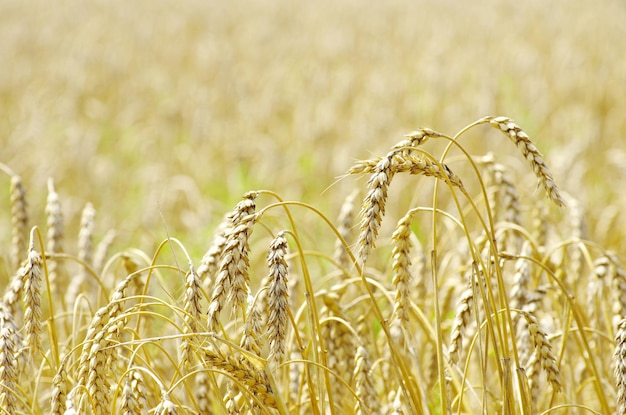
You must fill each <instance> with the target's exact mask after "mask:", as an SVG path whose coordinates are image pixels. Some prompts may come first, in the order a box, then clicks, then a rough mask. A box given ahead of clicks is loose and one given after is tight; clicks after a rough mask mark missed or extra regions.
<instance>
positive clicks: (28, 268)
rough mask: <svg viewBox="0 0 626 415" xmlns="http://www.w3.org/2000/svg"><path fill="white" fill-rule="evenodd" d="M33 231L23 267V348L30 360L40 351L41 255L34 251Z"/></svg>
mask: <svg viewBox="0 0 626 415" xmlns="http://www.w3.org/2000/svg"><path fill="white" fill-rule="evenodd" d="M33 238H34V231H33V232H32V233H31V239H30V244H29V248H28V260H27V262H26V264H25V265H24V267H23V268H24V271H23V275H24V329H25V331H26V338H25V339H24V346H25V347H26V348H27V350H28V355H29V356H30V357H31V358H32V357H34V356H35V355H36V354H37V353H38V352H40V351H41V329H42V311H41V265H42V259H41V255H40V254H39V253H38V252H37V251H35V245H34V244H35V242H34V239H33Z"/></svg>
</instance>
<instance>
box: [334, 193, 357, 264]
mask: <svg viewBox="0 0 626 415" xmlns="http://www.w3.org/2000/svg"><path fill="white" fill-rule="evenodd" d="M358 194H359V191H358V190H354V191H352V193H350V194H349V195H348V197H346V199H345V200H344V202H343V205H342V206H341V210H340V212H339V217H338V218H337V223H338V225H337V231H338V232H339V234H340V235H341V237H342V238H343V240H344V241H347V242H348V243H349V241H351V240H352V233H353V229H352V228H353V226H354V215H355V205H354V201H355V199H356V197H357V196H358ZM333 260H334V261H335V262H336V263H337V264H339V265H340V266H341V267H343V268H346V269H348V268H349V267H350V256H349V255H348V252H347V251H346V248H345V247H344V246H343V243H341V240H337V241H336V242H335V253H334V255H333Z"/></svg>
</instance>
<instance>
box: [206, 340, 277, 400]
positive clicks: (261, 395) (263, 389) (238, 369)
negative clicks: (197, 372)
mask: <svg viewBox="0 0 626 415" xmlns="http://www.w3.org/2000/svg"><path fill="white" fill-rule="evenodd" d="M204 360H205V364H207V365H208V366H210V367H213V368H215V369H217V370H220V371H223V372H225V373H228V375H229V376H231V377H232V378H234V379H236V380H237V382H239V384H240V385H243V386H244V387H245V388H246V391H248V392H249V393H251V394H253V395H254V396H255V397H256V398H257V399H259V401H260V402H261V403H263V404H264V405H265V406H266V407H268V408H274V409H276V398H275V396H274V392H273V390H272V387H271V386H270V383H269V380H268V379H267V376H266V375H265V372H262V371H260V370H258V369H256V368H255V367H254V366H253V365H252V364H246V363H243V362H242V361H241V360H238V359H236V358H234V357H233V356H231V355H225V354H224V353H222V352H221V351H217V352H216V351H213V350H210V349H205V353H204Z"/></svg>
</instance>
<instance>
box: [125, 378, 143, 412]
mask: <svg viewBox="0 0 626 415" xmlns="http://www.w3.org/2000/svg"><path fill="white" fill-rule="evenodd" d="M145 411H146V389H145V385H144V382H143V377H142V376H141V372H140V371H139V370H131V371H129V372H128V375H127V376H126V379H125V380H124V388H123V390H122V404H121V405H120V412H121V413H122V415H143V414H144V413H145Z"/></svg>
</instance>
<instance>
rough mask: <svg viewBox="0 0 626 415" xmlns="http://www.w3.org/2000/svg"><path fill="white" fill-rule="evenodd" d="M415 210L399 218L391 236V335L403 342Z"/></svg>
mask: <svg viewBox="0 0 626 415" xmlns="http://www.w3.org/2000/svg"><path fill="white" fill-rule="evenodd" d="M415 212H416V210H410V211H409V212H408V213H407V214H406V215H404V216H403V217H402V219H400V221H399V222H398V225H397V226H396V230H395V231H394V232H393V235H392V236H391V246H392V250H391V257H392V258H393V262H392V265H391V269H392V275H393V279H392V283H393V285H394V286H395V287H396V295H395V299H394V305H393V315H392V317H391V321H392V322H391V330H392V335H393V336H394V337H395V338H397V340H399V341H400V344H404V340H405V339H404V330H406V329H407V328H408V324H409V310H410V307H411V305H410V302H411V299H410V297H411V290H410V287H411V280H412V279H413V277H412V275H411V248H412V246H413V244H412V242H411V234H412V231H411V222H412V221H413V215H414V214H415Z"/></svg>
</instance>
